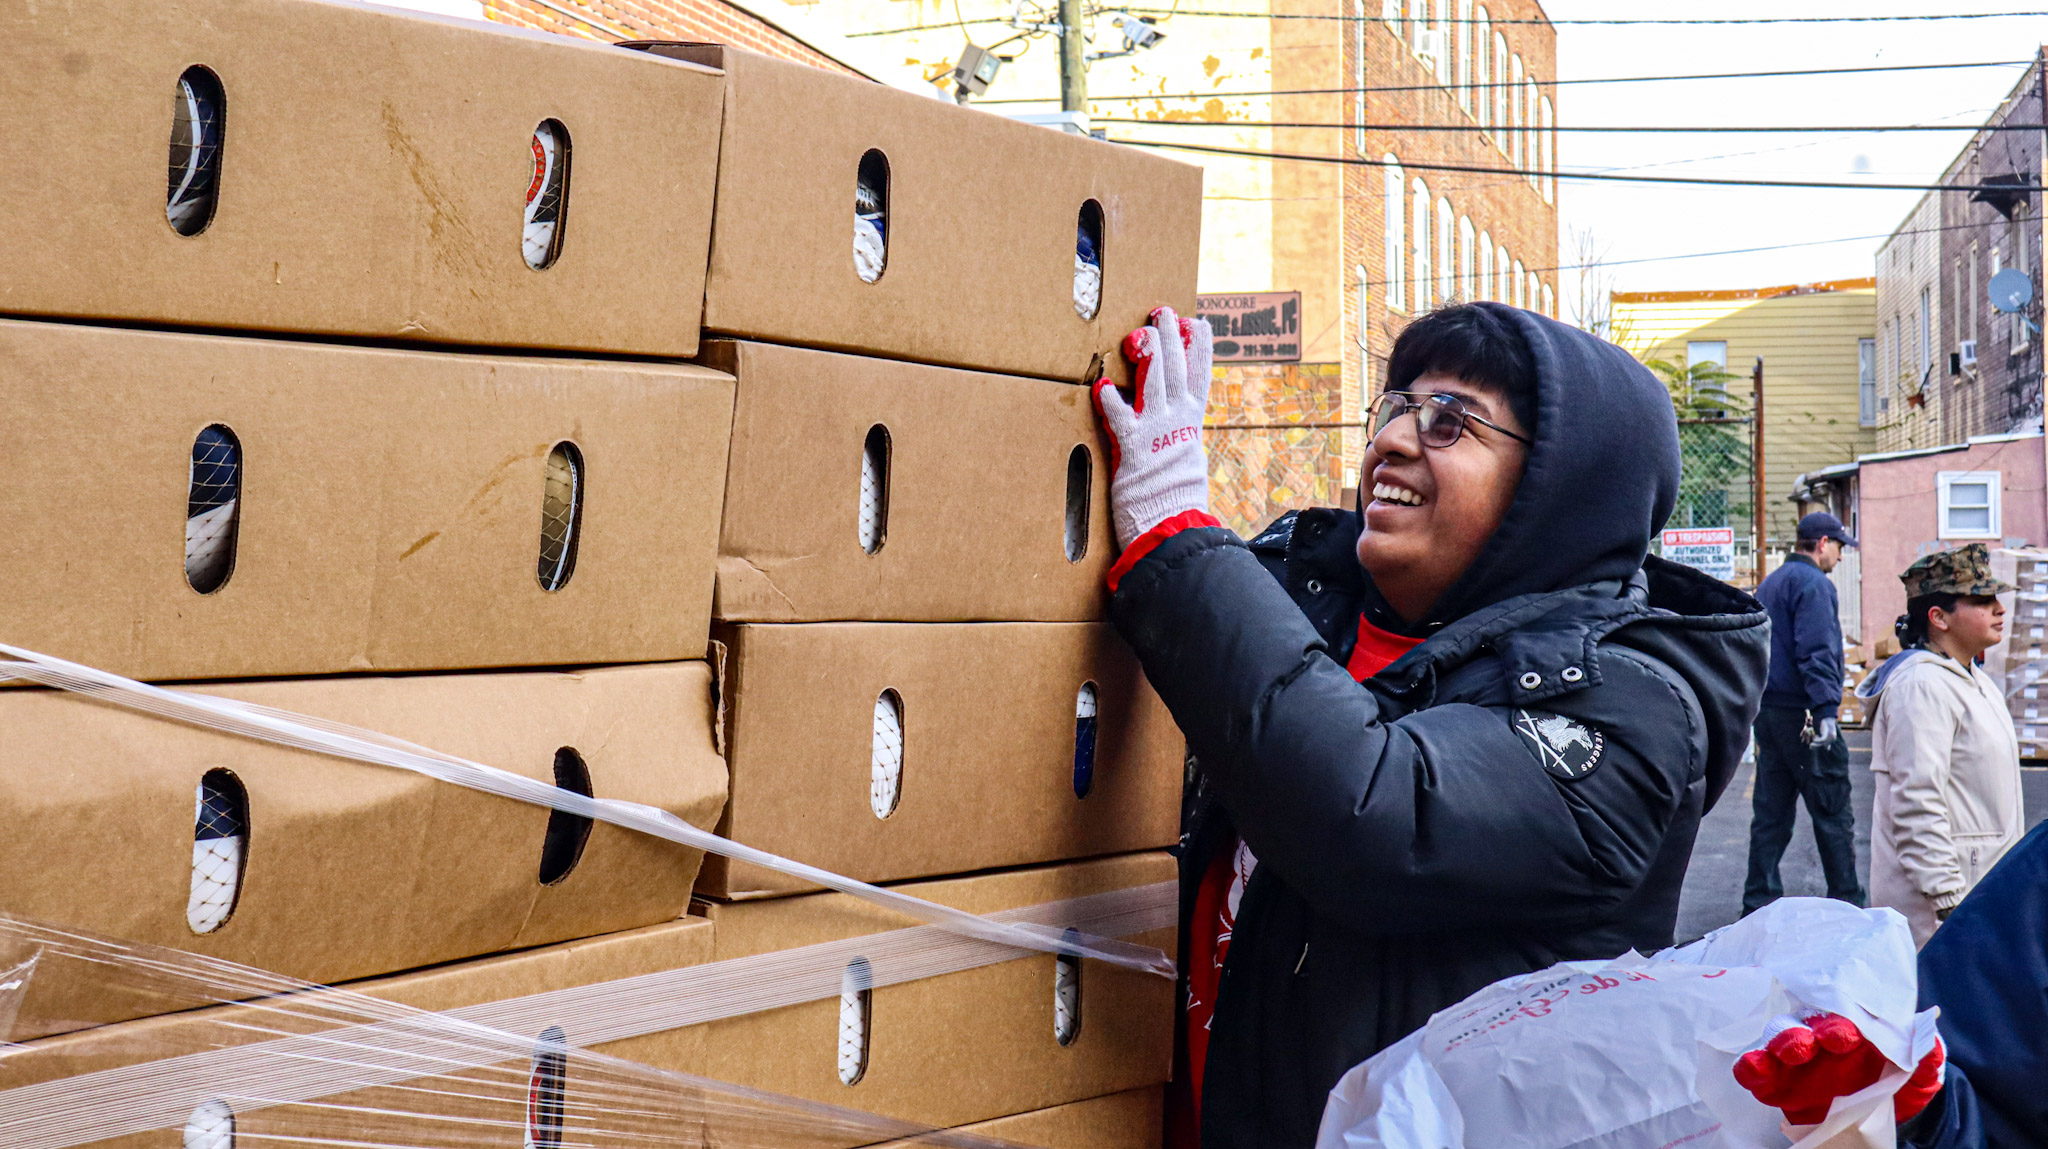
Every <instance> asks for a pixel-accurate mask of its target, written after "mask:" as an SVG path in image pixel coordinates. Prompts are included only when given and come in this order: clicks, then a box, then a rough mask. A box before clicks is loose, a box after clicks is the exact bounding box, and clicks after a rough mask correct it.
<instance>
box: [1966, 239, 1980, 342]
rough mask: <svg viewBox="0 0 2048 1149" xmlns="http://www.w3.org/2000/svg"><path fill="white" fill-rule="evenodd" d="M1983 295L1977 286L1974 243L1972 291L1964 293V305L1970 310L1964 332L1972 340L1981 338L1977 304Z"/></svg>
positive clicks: (1972, 249)
mask: <svg viewBox="0 0 2048 1149" xmlns="http://www.w3.org/2000/svg"><path fill="white" fill-rule="evenodd" d="M1983 294H1984V292H1983V290H1982V289H1980V288H1979V287H1978V286H1977V245H1976V244H1974V243H1973V244H1971V245H1970V289H1969V290H1968V291H1966V292H1964V293H1963V301H1964V303H1963V305H1964V306H1965V307H1966V308H1968V311H1966V312H1965V318H1964V320H1963V330H1964V331H1966V332H1968V333H1969V338H1971V339H1978V338H1981V334H1980V333H1979V332H1978V330H1977V302H1978V300H1979V299H1980V298H1981V297H1982V296H1983Z"/></svg>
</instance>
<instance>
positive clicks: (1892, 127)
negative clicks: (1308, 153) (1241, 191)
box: [1089, 116, 2048, 135]
mask: <svg viewBox="0 0 2048 1149" xmlns="http://www.w3.org/2000/svg"><path fill="white" fill-rule="evenodd" d="M1089 122H1091V123H1097V124H1148V125H1150V124H1159V125H1164V126H1167V127H1175V128H1338V129H1346V130H1357V131H1374V132H1486V133H1489V134H1492V135H1501V134H1512V133H1515V132H1637V133H1645V134H1649V133H1657V134H1666V135H1705V134H1709V133H1735V134H1741V135H1749V134H1752V133H1764V132H1846V133H1851V134H1859V133H1871V132H2038V131H2042V130H2043V129H2048V124H1867V125H1856V124H1849V125H1825V126H1818V127H1786V126H1772V127H1693V126H1686V125H1676V124H1660V125H1656V126H1653V127H1640V128H1630V127H1614V126H1602V127H1587V126H1584V125H1576V124H1557V125H1554V126H1551V127H1543V128H1538V127H1535V126H1533V125H1525V126H1522V127H1512V128H1511V127H1505V126H1501V125H1495V126H1492V127H1487V126H1484V125H1480V124H1326V123H1316V122H1310V121H1306V120H1156V119H1136V118H1113V117H1109V116H1090V117H1089Z"/></svg>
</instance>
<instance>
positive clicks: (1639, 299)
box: [1609, 275, 1877, 303]
mask: <svg viewBox="0 0 2048 1149" xmlns="http://www.w3.org/2000/svg"><path fill="white" fill-rule="evenodd" d="M1876 288H1877V277H1876V276H1874V275H1866V276H1862V277H1861V278H1857V279H1830V280H1826V281H1823V282H1820V283H1787V284H1782V285H1779V286H1777V287H1738V288H1729V289H1726V290H1719V291H1616V292H1613V293H1612V294H1611V295H1610V296H1609V298H1611V299H1612V300H1613V301H1614V302H1616V303H1704V302H1707V301H1709V300H1737V299H1780V298H1783V297H1785V296H1788V295H1824V294H1827V293H1828V292H1833V291H1866V290H1876Z"/></svg>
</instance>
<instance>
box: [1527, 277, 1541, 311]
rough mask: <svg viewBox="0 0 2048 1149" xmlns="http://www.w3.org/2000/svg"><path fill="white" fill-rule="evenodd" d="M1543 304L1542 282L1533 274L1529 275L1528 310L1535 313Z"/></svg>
mask: <svg viewBox="0 0 2048 1149" xmlns="http://www.w3.org/2000/svg"><path fill="white" fill-rule="evenodd" d="M1542 304H1543V280H1542V279H1541V278H1540V277H1538V276H1537V274H1536V273H1535V272H1533V271H1532V272H1530V273H1529V310H1531V311H1535V310H1537V309H1539V308H1540V307H1541V306H1542Z"/></svg>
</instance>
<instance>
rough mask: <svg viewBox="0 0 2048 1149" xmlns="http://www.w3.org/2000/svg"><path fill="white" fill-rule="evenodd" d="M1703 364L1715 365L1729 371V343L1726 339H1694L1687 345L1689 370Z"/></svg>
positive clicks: (1686, 361) (1686, 355) (1686, 352)
mask: <svg viewBox="0 0 2048 1149" xmlns="http://www.w3.org/2000/svg"><path fill="white" fill-rule="evenodd" d="M1702 363H1713V364H1716V365H1718V366H1719V367H1720V368H1721V369H1722V370H1723V371H1726V370H1727V369H1728V341H1727V340H1725V339H1693V340H1689V341H1687V343H1686V345H1685V365H1686V367H1687V368H1688V369H1690V368H1693V367H1697V366H1699V365H1700V364H1702Z"/></svg>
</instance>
